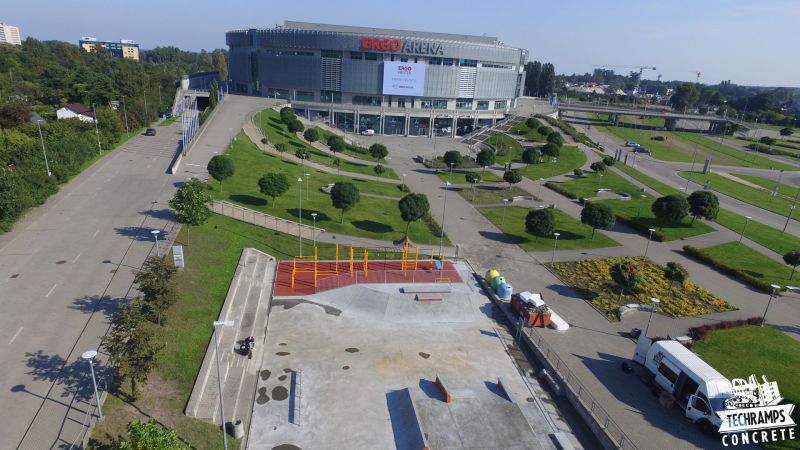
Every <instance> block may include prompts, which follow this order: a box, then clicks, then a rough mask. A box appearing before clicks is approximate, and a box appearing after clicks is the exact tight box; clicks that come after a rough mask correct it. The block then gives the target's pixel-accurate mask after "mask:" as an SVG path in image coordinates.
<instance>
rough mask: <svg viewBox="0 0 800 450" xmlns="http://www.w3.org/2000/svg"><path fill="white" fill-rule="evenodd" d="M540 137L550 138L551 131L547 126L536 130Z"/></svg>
mask: <svg viewBox="0 0 800 450" xmlns="http://www.w3.org/2000/svg"><path fill="white" fill-rule="evenodd" d="M536 131H538V132H539V134H541V135H542V136H550V133H552V132H553V129H552V128H550V127H548V126H547V125H542V126H540V127H539V128H537V129H536Z"/></svg>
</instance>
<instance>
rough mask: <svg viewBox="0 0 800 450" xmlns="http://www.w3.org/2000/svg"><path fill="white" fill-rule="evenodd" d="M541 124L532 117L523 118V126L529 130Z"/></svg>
mask: <svg viewBox="0 0 800 450" xmlns="http://www.w3.org/2000/svg"><path fill="white" fill-rule="evenodd" d="M541 125H542V124H541V123H540V122H539V121H538V120H536V118H534V117H528V119H526V120H525V126H526V127H528V128H530V129H531V130H533V129H536V128H539V127H540V126H541Z"/></svg>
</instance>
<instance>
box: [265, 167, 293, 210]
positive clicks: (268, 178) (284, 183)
mask: <svg viewBox="0 0 800 450" xmlns="http://www.w3.org/2000/svg"><path fill="white" fill-rule="evenodd" d="M258 190H259V191H261V193H262V194H264V195H266V196H269V197H272V207H273V208H274V207H275V199H276V198H277V197H280V196H281V195H283V194H285V193H286V192H288V191H289V179H288V178H287V177H286V174H284V173H267V174H264V176H262V177H261V178H260V179H259V180H258Z"/></svg>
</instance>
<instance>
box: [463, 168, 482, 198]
mask: <svg viewBox="0 0 800 450" xmlns="http://www.w3.org/2000/svg"><path fill="white" fill-rule="evenodd" d="M464 179H465V180H466V181H467V183H469V184H470V185H471V186H472V201H473V202H474V201H475V185H476V184H478V183H480V182H481V176H480V175H479V174H477V173H475V172H467V173H466V174H465V175H464Z"/></svg>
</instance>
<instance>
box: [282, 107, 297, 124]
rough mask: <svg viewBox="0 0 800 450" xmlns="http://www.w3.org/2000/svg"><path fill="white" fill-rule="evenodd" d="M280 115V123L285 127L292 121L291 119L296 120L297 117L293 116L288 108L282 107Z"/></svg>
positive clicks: (292, 112)
mask: <svg viewBox="0 0 800 450" xmlns="http://www.w3.org/2000/svg"><path fill="white" fill-rule="evenodd" d="M280 115H281V122H283V123H285V124H287V125H288V124H289V122H291V121H292V119H297V115H295V113H294V110H293V109H292V108H290V107H288V106H284V107H283V108H281V112H280Z"/></svg>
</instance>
